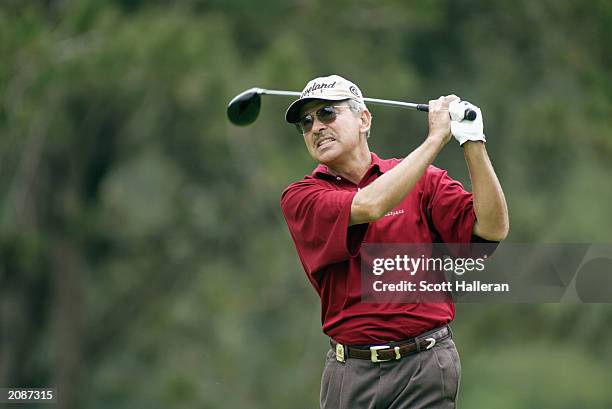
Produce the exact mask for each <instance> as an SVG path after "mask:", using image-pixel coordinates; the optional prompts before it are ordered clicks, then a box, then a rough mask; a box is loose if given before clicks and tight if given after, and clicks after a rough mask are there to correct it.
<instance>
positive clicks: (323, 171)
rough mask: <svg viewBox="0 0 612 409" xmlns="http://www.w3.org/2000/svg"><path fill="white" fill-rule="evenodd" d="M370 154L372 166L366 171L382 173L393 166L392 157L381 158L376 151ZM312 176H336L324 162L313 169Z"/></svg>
mask: <svg viewBox="0 0 612 409" xmlns="http://www.w3.org/2000/svg"><path fill="white" fill-rule="evenodd" d="M370 155H371V158H372V161H371V163H370V167H369V168H368V170H367V171H366V174H367V173H370V172H372V171H375V170H378V171H380V173H385V172H387V171H388V170H389V169H391V168H392V167H393V166H392V164H391V162H392V161H391V160H390V159H381V158H379V157H378V155H376V154H375V153H374V152H370ZM312 177H318V178H325V177H334V178H335V176H334V175H332V174H331V173H330V171H329V168H328V167H327V166H325V165H322V164H319V165H318V166H317V167H316V168H315V169H314V170H313V171H312Z"/></svg>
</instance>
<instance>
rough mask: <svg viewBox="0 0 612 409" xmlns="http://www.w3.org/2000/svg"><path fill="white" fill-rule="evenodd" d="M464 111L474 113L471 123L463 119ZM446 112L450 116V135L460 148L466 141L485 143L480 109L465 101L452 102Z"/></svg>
mask: <svg viewBox="0 0 612 409" xmlns="http://www.w3.org/2000/svg"><path fill="white" fill-rule="evenodd" d="M466 109H471V110H473V111H476V115H477V116H476V119H474V120H473V121H470V120H467V119H463V117H464V116H465V110H466ZM448 111H449V112H450V116H451V133H452V134H453V136H454V137H455V139H456V140H457V142H459V145H460V146H463V144H464V143H466V142H467V141H482V142H486V141H487V140H486V139H485V136H484V125H483V123H482V112H480V108H478V107H477V106H476V105H473V104H470V103H469V102H467V101H453V102H451V103H450V105H449V106H448Z"/></svg>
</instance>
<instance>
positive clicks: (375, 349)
mask: <svg viewBox="0 0 612 409" xmlns="http://www.w3.org/2000/svg"><path fill="white" fill-rule="evenodd" d="M388 348H389V345H376V346H373V347H370V354H371V355H370V356H371V358H370V359H371V360H372V362H387V361H390V359H378V350H379V349H388Z"/></svg>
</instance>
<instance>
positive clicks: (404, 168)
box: [350, 137, 446, 224]
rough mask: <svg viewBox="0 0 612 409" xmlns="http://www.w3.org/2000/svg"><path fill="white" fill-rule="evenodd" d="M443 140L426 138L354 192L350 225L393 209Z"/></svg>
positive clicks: (429, 162) (377, 217) (439, 147)
mask: <svg viewBox="0 0 612 409" xmlns="http://www.w3.org/2000/svg"><path fill="white" fill-rule="evenodd" d="M445 144H446V142H445V141H444V140H443V138H438V137H430V138H427V139H426V140H425V142H423V143H422V144H421V145H420V146H419V147H418V148H416V149H415V150H414V151H412V152H411V153H410V154H409V155H408V156H406V157H405V158H404V159H403V160H402V161H401V162H400V163H399V164H398V165H397V166H395V167H394V168H393V169H391V170H389V171H388V172H386V173H385V174H383V175H381V176H380V177H379V178H378V179H376V180H375V181H374V182H372V183H371V184H370V185H368V186H366V187H364V188H363V189H361V190H360V191H359V192H357V194H356V195H355V198H354V199H353V204H352V206H351V220H350V224H360V223H369V222H372V221H375V220H378V219H379V218H381V217H383V216H384V215H385V214H386V213H387V212H389V211H390V210H392V209H393V208H395V207H396V206H397V205H398V204H399V203H400V202H401V201H402V200H403V199H404V197H406V195H407V194H408V192H410V191H411V190H412V188H414V186H415V185H416V183H417V182H418V181H419V179H420V178H421V176H423V173H424V172H425V170H426V169H427V167H428V166H429V165H431V164H432V162H433V161H434V159H435V158H436V156H437V155H438V153H439V152H440V150H441V149H442V148H443V147H444V145H445Z"/></svg>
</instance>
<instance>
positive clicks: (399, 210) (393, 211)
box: [385, 209, 404, 217]
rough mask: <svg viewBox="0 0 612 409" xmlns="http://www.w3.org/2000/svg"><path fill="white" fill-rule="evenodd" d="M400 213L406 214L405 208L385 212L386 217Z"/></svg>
mask: <svg viewBox="0 0 612 409" xmlns="http://www.w3.org/2000/svg"><path fill="white" fill-rule="evenodd" d="M400 214H404V209H398V210H391V211H390V212H387V214H385V217H387V216H399V215H400Z"/></svg>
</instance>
